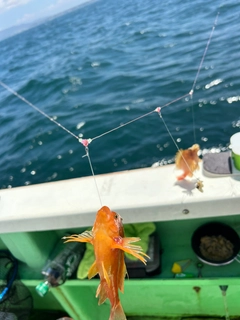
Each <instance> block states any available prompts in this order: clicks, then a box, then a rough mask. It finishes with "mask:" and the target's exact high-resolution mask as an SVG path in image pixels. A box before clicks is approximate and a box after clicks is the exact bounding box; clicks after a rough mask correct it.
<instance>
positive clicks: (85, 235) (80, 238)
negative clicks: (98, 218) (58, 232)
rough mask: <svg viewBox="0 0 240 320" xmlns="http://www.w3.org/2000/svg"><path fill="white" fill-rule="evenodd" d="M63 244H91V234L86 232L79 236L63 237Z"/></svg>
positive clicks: (88, 231)
mask: <svg viewBox="0 0 240 320" xmlns="http://www.w3.org/2000/svg"><path fill="white" fill-rule="evenodd" d="M62 239H63V240H65V241H64V242H89V243H92V240H93V234H92V231H91V230H86V231H84V232H83V233H81V234H72V235H71V236H67V237H63V238H62Z"/></svg>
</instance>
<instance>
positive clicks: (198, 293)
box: [0, 166, 240, 320]
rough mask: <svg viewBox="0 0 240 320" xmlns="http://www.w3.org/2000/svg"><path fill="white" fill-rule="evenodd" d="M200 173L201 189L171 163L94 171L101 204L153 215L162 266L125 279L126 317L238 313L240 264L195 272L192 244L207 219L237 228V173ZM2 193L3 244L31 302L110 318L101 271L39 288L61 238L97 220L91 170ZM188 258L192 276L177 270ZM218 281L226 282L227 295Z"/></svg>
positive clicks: (134, 216)
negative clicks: (101, 297)
mask: <svg viewBox="0 0 240 320" xmlns="http://www.w3.org/2000/svg"><path fill="white" fill-rule="evenodd" d="M200 178H201V180H203V181H204V193H203V194H202V193H200V192H199V191H198V190H196V189H194V184H193V183H192V182H188V181H186V182H183V183H182V184H179V183H176V180H175V177H174V176H173V166H167V167H164V168H148V169H139V170H133V171H129V172H122V173H117V174H109V175H103V176H99V177H98V176H97V177H96V181H97V183H98V185H99V190H100V194H101V197H102V200H103V202H104V204H107V205H108V206H109V207H110V208H112V209H114V211H116V212H118V213H119V214H121V216H122V217H123V222H124V223H125V224H126V223H141V222H145V221H153V222H154V223H155V224H156V228H157V233H158V236H159V239H160V243H161V248H162V255H161V273H160V274H159V275H158V276H154V277H152V278H147V279H126V280H125V290H124V294H120V298H121V302H122V305H123V308H124V311H125V313H126V315H127V318H128V319H129V320H135V319H136V320H137V319H145V320H148V319H165V318H174V319H183V318H184V319H185V318H193V319H197V318H203V317H204V318H206V319H207V318H219V317H220V318H221V317H222V318H224V317H225V316H226V308H227V310H228V311H227V312H228V313H229V315H230V317H231V318H236V317H239V316H240V303H239V299H240V264H239V263H238V262H237V261H236V260H235V261H233V262H232V263H231V264H229V265H226V266H220V267H214V266H210V265H206V264H204V267H203V268H202V278H198V270H197V267H196V263H197V262H198V259H197V257H196V255H195V253H194V252H193V250H192V248H191V237H192V234H193V232H194V231H195V230H196V228H198V227H199V226H200V225H202V224H204V223H206V222H210V221H219V222H224V223H226V224H228V225H230V226H232V227H233V228H234V229H235V230H236V232H237V233H238V234H239V232H240V180H239V179H238V178H236V179H234V178H232V177H222V178H216V179H214V178H209V177H204V176H203V175H202V173H200ZM80 191H81V192H80ZM0 196H1V201H0V211H1V216H0V249H9V250H10V251H11V252H12V254H13V255H14V256H15V257H16V258H17V259H18V260H19V261H20V267H19V275H20V278H21V280H22V281H23V282H24V284H25V285H27V287H28V288H29V289H30V291H31V293H32V296H33V300H34V309H35V310H60V311H61V310H62V311H65V312H66V315H69V316H70V317H72V318H73V319H74V320H93V319H94V320H107V319H108V318H109V313H110V305H109V302H108V301H106V302H105V303H104V304H102V305H101V306H98V299H96V298H95V294H96V289H97V286H98V284H99V280H98V279H92V280H88V279H86V280H77V279H72V280H68V281H66V282H65V283H64V284H63V285H62V286H59V287H58V288H54V289H51V290H50V292H49V293H48V294H47V295H46V296H45V297H44V298H41V297H40V296H38V295H37V293H36V292H35V287H36V285H38V284H39V282H40V281H41V280H42V275H41V269H42V267H43V266H44V265H45V263H46V261H47V259H48V257H49V254H50V252H51V251H52V249H53V248H54V245H55V243H56V241H57V239H60V238H61V237H62V236H63V235H65V234H66V233H67V232H70V233H72V232H73V233H76V232H79V233H80V232H81V231H83V230H85V229H86V228H87V227H91V226H92V224H93V221H94V218H95V215H96V211H97V210H98V208H99V207H100V205H99V199H98V198H97V196H96V190H95V187H94V182H93V180H92V177H88V178H81V179H73V180H71V181H70V180H69V181H61V182H55V183H46V184H42V185H36V186H28V187H21V188H15V189H13V190H1V192H0ZM13 199H14V201H13ZM44 199H45V200H46V201H45V200H44ZM185 209H187V210H188V212H189V213H188V214H186V210H185ZM76 226H77V228H76ZM184 259H191V260H192V264H191V265H190V266H189V267H188V269H187V270H186V272H189V273H192V274H193V275H194V278H185V279H177V278H174V276H173V274H172V272H171V268H172V265H173V263H174V262H175V261H179V260H184ZM220 286H228V288H227V290H226V296H224V295H223V294H222V292H221V290H220Z"/></svg>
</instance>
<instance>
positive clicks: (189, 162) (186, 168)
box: [175, 144, 200, 180]
mask: <svg viewBox="0 0 240 320" xmlns="http://www.w3.org/2000/svg"><path fill="white" fill-rule="evenodd" d="M199 149H200V147H199V145H198V144H194V145H193V146H192V147H191V148H189V149H186V150H182V149H180V150H179V151H178V152H177V154H176V158H175V164H176V167H177V169H178V170H181V171H182V172H181V174H180V175H177V180H183V179H185V178H186V177H187V176H189V177H192V176H193V172H194V171H195V170H197V169H199V165H198V163H199V161H200V158H199V157H198V154H197V153H198V151H199Z"/></svg>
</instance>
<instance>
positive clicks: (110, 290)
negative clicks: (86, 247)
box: [63, 206, 149, 320]
mask: <svg viewBox="0 0 240 320" xmlns="http://www.w3.org/2000/svg"><path fill="white" fill-rule="evenodd" d="M63 239H66V242H71V241H79V242H89V243H91V244H92V245H93V247H94V253H95V259H96V260H95V261H94V263H93V264H92V266H91V267H90V269H89V271H88V278H89V279H91V278H93V277H94V276H95V275H96V274H99V276H100V284H99V286H98V289H97V293H96V297H98V296H99V302H98V304H102V303H103V302H104V301H105V300H106V299H107V298H108V299H109V300H110V303H111V313H110V318H109V320H126V316H125V314H124V311H123V308H122V305H121V302H120V299H119V295H118V289H120V290H121V291H122V292H123V287H124V278H125V276H126V273H127V270H126V265H125V261H124V252H127V253H130V254H132V255H133V256H134V257H136V258H138V259H140V260H141V261H142V262H143V263H144V264H146V259H145V257H147V258H149V257H148V256H147V255H146V254H145V253H144V252H143V251H142V248H141V247H140V246H136V245H132V244H131V243H132V242H137V241H139V240H140V238H124V230H123V224H122V218H121V216H120V215H119V214H117V213H115V212H112V211H111V210H110V209H109V208H108V207H106V206H104V207H102V208H101V209H100V210H99V211H98V212H97V215H96V220H95V223H94V225H93V228H92V230H91V231H85V232H83V233H82V234H79V235H72V236H69V237H64V238H63Z"/></svg>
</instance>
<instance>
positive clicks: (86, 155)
mask: <svg viewBox="0 0 240 320" xmlns="http://www.w3.org/2000/svg"><path fill="white" fill-rule="evenodd" d="M85 151H86V154H85V155H84V156H83V157H87V158H88V163H89V166H90V169H91V172H92V176H93V180H94V184H95V187H96V190H97V194H98V199H99V201H100V205H101V207H102V199H101V196H100V191H99V189H98V185H97V181H96V178H95V174H94V170H93V166H92V161H91V158H90V154H89V148H88V146H86V147H85Z"/></svg>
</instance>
